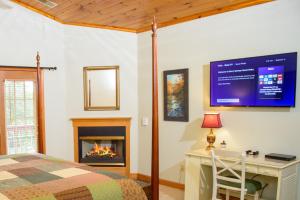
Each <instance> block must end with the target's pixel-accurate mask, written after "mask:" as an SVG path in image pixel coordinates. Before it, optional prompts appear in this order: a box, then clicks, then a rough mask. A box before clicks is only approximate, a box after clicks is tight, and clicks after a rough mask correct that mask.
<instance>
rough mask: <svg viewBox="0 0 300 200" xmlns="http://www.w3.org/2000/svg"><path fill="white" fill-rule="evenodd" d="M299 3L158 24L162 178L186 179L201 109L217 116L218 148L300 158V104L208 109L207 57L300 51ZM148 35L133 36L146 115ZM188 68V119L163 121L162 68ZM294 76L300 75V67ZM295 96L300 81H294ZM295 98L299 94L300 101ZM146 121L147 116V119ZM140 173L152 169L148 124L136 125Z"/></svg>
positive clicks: (202, 132) (285, 1) (198, 140)
mask: <svg viewBox="0 0 300 200" xmlns="http://www.w3.org/2000/svg"><path fill="white" fill-rule="evenodd" d="M299 8H300V2H299V1H298V0H279V1H275V2H271V3H268V4H264V5H260V6H255V7H250V8H246V9H242V10H238V11H234V12H229V13H225V14H220V15H216V16H212V17H208V18H203V19H199V20H194V21H191V22H187V23H183V24H179V25H175V26H171V27H167V28H162V29H159V31H158V62H159V74H160V76H159V78H160V79H159V86H160V87H159V94H160V96H159V102H160V105H159V110H160V115H159V116H160V126H159V128H160V176H161V178H164V179H168V180H171V181H175V182H181V183H183V181H184V178H183V174H184V173H183V169H182V166H183V165H182V163H183V161H184V153H185V152H186V151H188V150H190V149H195V148H200V147H204V146H205V145H206V141H205V139H206V134H207V133H208V130H206V129H201V122H202V119H203V114H204V113H205V112H207V111H217V112H220V113H221V117H222V122H223V125H224V127H223V128H221V129H219V130H216V131H215V132H216V135H217V141H216V144H217V145H218V144H219V143H220V142H221V140H223V139H224V140H226V141H227V143H228V147H230V148H234V149H239V150H246V149H253V150H259V151H261V152H262V153H264V152H265V153H268V152H280V153H286V154H295V155H297V156H300V147H299V141H300V133H299V129H300V123H299V119H300V113H299V112H300V107H299V106H300V104H299V101H298V102H297V105H296V108H291V109H287V108H277V109H275V108H210V107H209V63H210V61H216V60H223V59H231V58H243V57H249V56H260V55H268V54H276V53H286V52H294V51H298V52H299V51H300V38H299V35H300V26H299V25H298V24H299V21H300V12H299ZM150 55H151V35H150V33H149V32H147V33H142V34H139V35H138V62H139V63H138V70H139V72H138V77H139V118H140V119H142V117H149V119H151V56H150ZM180 68H189V75H190V78H189V89H190V94H189V97H190V100H189V105H190V110H189V111H190V121H189V122H188V123H185V122H167V121H163V112H162V110H163V98H162V96H163V88H162V86H163V83H162V72H163V71H164V70H171V69H180ZM298 76H300V74H299V72H298ZM297 88H298V91H297V92H298V94H297V97H299V94H300V91H299V88H300V85H299V82H298V85H297ZM298 99H299V98H298ZM150 121H151V120H150ZM139 134H140V137H139V152H140V153H139V172H140V173H143V174H150V168H151V159H150V158H151V124H150V125H149V126H142V125H141V124H140V126H139Z"/></svg>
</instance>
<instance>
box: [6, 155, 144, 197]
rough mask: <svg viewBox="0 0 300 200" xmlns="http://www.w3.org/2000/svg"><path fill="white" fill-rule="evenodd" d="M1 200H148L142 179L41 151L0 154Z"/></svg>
mask: <svg viewBox="0 0 300 200" xmlns="http://www.w3.org/2000/svg"><path fill="white" fill-rule="evenodd" d="M0 199H1V200H147V197H146V195H145V192H144V190H143V188H142V187H141V186H140V183H139V182H136V181H134V180H131V179H127V178H125V177H123V176H119V175H117V174H113V173H110V172H107V171H103V170H99V169H98V168H93V167H90V166H87V165H83V164H79V163H74V162H67V161H64V160H60V159H56V158H53V157H50V156H45V155H42V154H20V155H10V156H0Z"/></svg>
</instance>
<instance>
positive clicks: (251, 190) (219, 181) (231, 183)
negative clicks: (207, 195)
mask: <svg viewBox="0 0 300 200" xmlns="http://www.w3.org/2000/svg"><path fill="white" fill-rule="evenodd" d="M211 157H212V170H213V192H212V200H220V199H218V198H217V196H218V190H219V189H224V190H225V194H226V200H229V198H230V191H236V192H240V199H241V200H244V199H245V196H246V194H247V193H248V194H252V196H253V197H254V200H259V190H261V189H262V184H261V183H260V182H258V181H255V180H253V179H246V165H245V159H246V154H245V153H242V154H241V153H238V152H233V151H226V150H215V151H214V150H211ZM222 157H223V158H225V157H227V158H228V157H229V158H233V159H234V160H236V161H235V162H234V163H233V164H231V165H228V164H226V163H224V162H223V161H222V159H221V158H222ZM234 168H236V169H239V171H240V173H237V172H236V171H235V170H234ZM226 173H227V175H226ZM223 174H224V175H223ZM228 174H229V175H228Z"/></svg>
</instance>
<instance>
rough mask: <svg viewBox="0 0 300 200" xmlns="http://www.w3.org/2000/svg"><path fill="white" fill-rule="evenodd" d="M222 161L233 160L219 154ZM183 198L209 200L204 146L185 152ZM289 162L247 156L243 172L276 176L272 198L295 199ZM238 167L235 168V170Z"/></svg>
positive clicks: (207, 158) (294, 179)
mask: <svg viewBox="0 0 300 200" xmlns="http://www.w3.org/2000/svg"><path fill="white" fill-rule="evenodd" d="M222 159H223V160H225V163H227V164H230V163H234V159H233V158H226V157H223V158H222ZM185 162H186V163H185V165H186V167H185V169H186V172H185V200H211V194H212V193H211V187H212V173H211V168H207V167H204V166H211V156H210V152H209V151H206V150H204V149H200V150H194V151H190V152H188V153H186V160H185ZM299 162H300V160H295V161H291V162H286V161H276V160H269V159H265V158H264V155H260V156H258V157H253V156H248V157H247V159H246V172H248V173H253V174H260V175H263V176H271V177H276V178H277V194H276V200H296V198H297V182H298V164H299ZM236 170H239V169H236Z"/></svg>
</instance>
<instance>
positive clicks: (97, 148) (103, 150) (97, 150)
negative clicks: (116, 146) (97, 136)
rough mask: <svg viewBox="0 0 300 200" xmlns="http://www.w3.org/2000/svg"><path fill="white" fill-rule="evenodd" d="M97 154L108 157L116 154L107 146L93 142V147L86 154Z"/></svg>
mask: <svg viewBox="0 0 300 200" xmlns="http://www.w3.org/2000/svg"><path fill="white" fill-rule="evenodd" d="M91 155H98V156H101V157H102V156H109V157H110V158H113V157H115V156H116V155H117V154H116V153H115V152H114V151H113V150H112V148H111V147H109V146H101V145H98V144H97V143H95V144H94V146H93V148H92V149H91V150H90V151H89V152H88V153H87V156H91Z"/></svg>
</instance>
